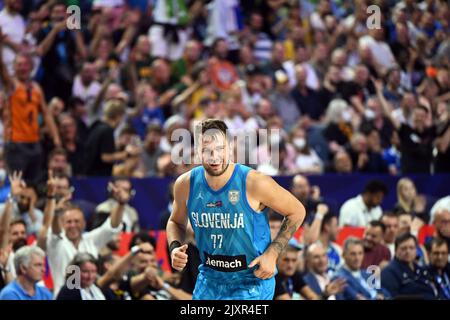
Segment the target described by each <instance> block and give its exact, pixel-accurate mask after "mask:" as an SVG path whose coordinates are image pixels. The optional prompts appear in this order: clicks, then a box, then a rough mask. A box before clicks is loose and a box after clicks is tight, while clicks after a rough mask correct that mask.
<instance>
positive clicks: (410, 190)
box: [394, 178, 430, 223]
mask: <svg viewBox="0 0 450 320" xmlns="http://www.w3.org/2000/svg"><path fill="white" fill-rule="evenodd" d="M427 203H428V205H427ZM428 207H429V201H427V197H426V196H425V195H423V194H417V190H416V186H415V185H414V182H413V181H412V180H411V179H409V178H401V179H400V180H399V181H398V183H397V204H396V205H395V207H394V212H406V213H410V214H412V215H413V216H415V217H417V218H419V219H421V220H422V221H423V223H427V222H428V221H429V220H430V217H429V215H428V212H429V208H428Z"/></svg>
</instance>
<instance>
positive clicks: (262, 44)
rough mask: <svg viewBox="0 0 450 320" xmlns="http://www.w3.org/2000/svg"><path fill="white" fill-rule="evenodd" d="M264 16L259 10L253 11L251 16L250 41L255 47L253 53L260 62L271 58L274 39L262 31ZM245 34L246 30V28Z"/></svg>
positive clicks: (262, 62)
mask: <svg viewBox="0 0 450 320" xmlns="http://www.w3.org/2000/svg"><path fill="white" fill-rule="evenodd" d="M262 27H263V17H262V15H261V13H259V12H256V11H255V12H252V13H251V14H250V18H249V30H248V35H247V36H246V37H247V38H248V41H249V42H250V45H251V47H252V48H253V55H254V57H255V59H256V61H257V62H258V63H260V64H264V63H267V62H268V61H269V60H270V58H271V52H272V45H273V44H272V40H271V39H270V37H269V35H268V34H267V33H265V32H263V31H262ZM244 34H245V30H244Z"/></svg>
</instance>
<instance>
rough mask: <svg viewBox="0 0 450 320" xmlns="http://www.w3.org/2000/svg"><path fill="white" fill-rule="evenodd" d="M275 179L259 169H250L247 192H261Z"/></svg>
mask: <svg viewBox="0 0 450 320" xmlns="http://www.w3.org/2000/svg"><path fill="white" fill-rule="evenodd" d="M272 183H273V179H272V178H271V177H269V176H267V175H265V174H263V173H261V172H259V171H257V170H254V169H252V170H250V171H249V172H248V175H247V182H246V185H247V192H248V193H250V194H255V193H259V192H261V191H262V190H265V189H266V188H268V187H270V186H271V184H272Z"/></svg>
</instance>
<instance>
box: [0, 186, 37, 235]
mask: <svg viewBox="0 0 450 320" xmlns="http://www.w3.org/2000/svg"><path fill="white" fill-rule="evenodd" d="M23 183H24V182H22V184H23ZM37 200H38V196H37V192H36V189H35V187H34V186H32V185H28V186H24V185H22V186H19V188H18V192H17V194H16V195H15V196H14V198H13V202H12V207H11V210H12V213H11V214H12V219H13V220H18V219H20V220H23V221H25V223H26V229H27V230H28V232H29V234H32V235H36V234H37V233H38V232H39V230H40V229H41V227H42V222H43V217H44V214H43V213H42V211H41V210H39V209H38V208H37V207H36V202H37ZM5 209H6V205H4V204H0V212H3V211H4V210H5Z"/></svg>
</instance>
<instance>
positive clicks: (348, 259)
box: [336, 237, 385, 300]
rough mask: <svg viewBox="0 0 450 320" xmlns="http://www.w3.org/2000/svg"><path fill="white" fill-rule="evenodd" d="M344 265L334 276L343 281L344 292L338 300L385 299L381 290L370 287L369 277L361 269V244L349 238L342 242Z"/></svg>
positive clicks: (368, 274) (363, 269)
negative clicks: (344, 283)
mask: <svg viewBox="0 0 450 320" xmlns="http://www.w3.org/2000/svg"><path fill="white" fill-rule="evenodd" d="M343 257H344V261H345V263H344V265H343V266H342V267H341V268H339V270H337V272H336V276H337V277H339V278H342V279H345V282H346V284H347V286H346V288H345V289H344V291H343V292H342V293H341V294H339V295H338V297H337V298H338V299H339V300H382V299H384V298H385V296H384V294H383V292H382V291H381V290H377V289H375V288H374V287H373V286H371V285H370V282H369V280H370V276H371V274H370V273H368V272H367V271H366V270H365V268H363V267H362V262H363V258H364V245H363V242H362V241H361V240H359V239H357V238H354V237H349V238H347V239H346V240H345V242H344V252H343Z"/></svg>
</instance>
